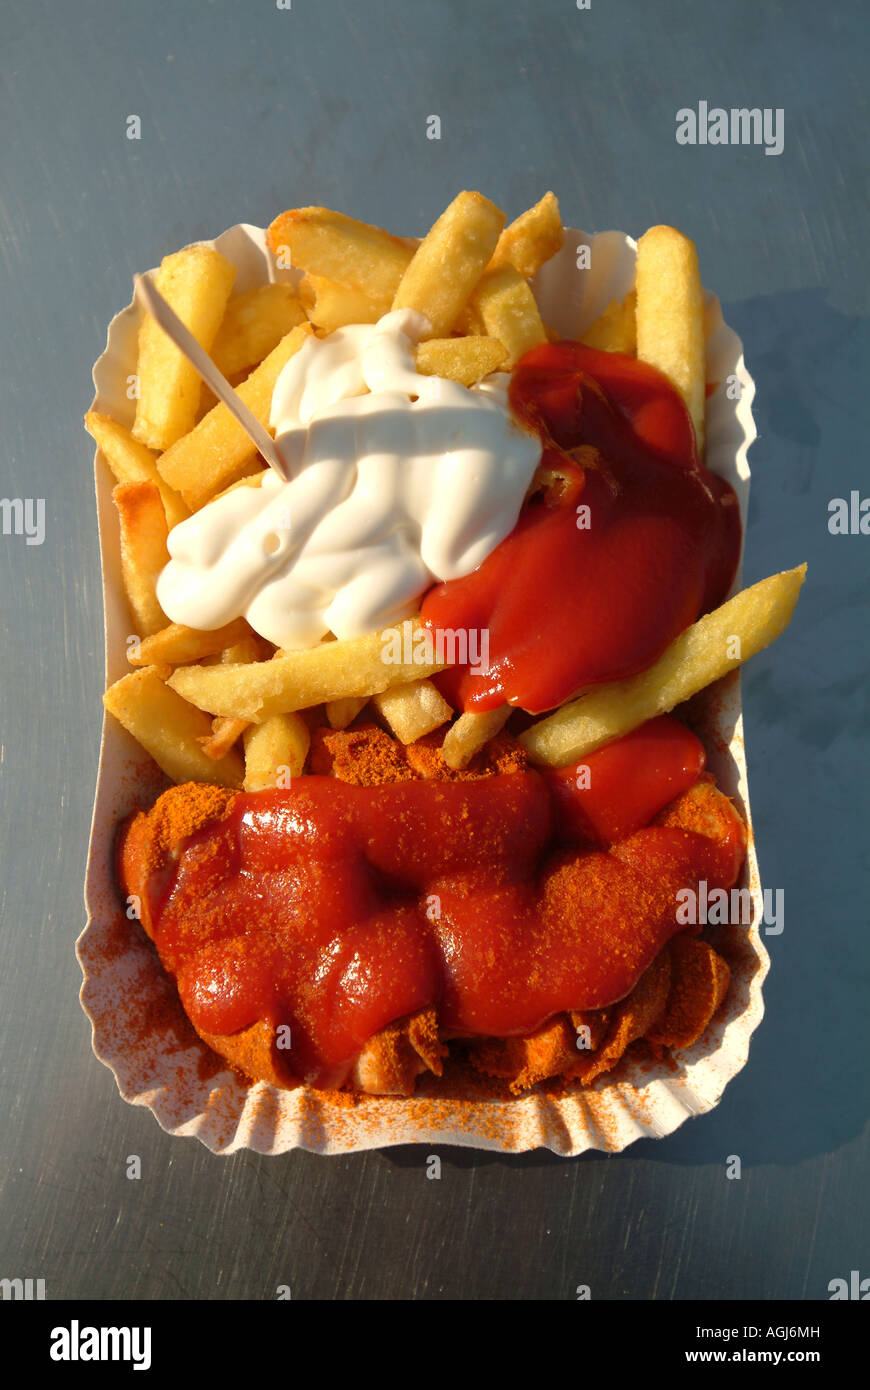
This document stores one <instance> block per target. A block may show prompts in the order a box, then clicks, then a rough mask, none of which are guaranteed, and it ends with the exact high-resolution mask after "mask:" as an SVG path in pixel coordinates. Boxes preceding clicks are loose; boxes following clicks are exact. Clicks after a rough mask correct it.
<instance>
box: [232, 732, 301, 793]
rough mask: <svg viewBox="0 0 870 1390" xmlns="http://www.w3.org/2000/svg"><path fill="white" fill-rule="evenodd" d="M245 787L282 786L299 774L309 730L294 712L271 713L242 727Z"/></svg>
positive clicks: (251, 788) (251, 789)
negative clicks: (267, 717)
mask: <svg viewBox="0 0 870 1390" xmlns="http://www.w3.org/2000/svg"><path fill="white" fill-rule="evenodd" d="M244 743H245V791H246V792H258V791H262V790H263V789H264V788H266V787H276V786H277V787H282V786H286V785H287V784H288V782H289V781H290V779H291V778H293V777H301V775H302V769H303V768H304V767H305V759H306V758H307V757H308V748H309V745H310V743H311V734H310V733H309V731H308V725H307V724H306V723H305V720H304V719H303V718H302V717H301V715H298V714H273V715H272V717H271V719H267V720H265V722H264V723H262V724H252V725H251V726H250V727H249V728H248V729H246V730H245V735H244Z"/></svg>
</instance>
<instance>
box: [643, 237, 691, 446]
mask: <svg viewBox="0 0 870 1390" xmlns="http://www.w3.org/2000/svg"><path fill="white" fill-rule="evenodd" d="M636 276H637V279H636V289H637V355H638V358H639V359H640V361H641V362H649V363H650V365H651V366H653V367H657V368H658V370H659V371H660V372H662V373H663V374H664V376H666V377H667V378H668V380H669V381H670V382H672V383H673V385H674V386H675V387H676V388H677V390H678V391H679V393H680V395H681V396H682V398H683V400H684V401H685V402H686V406H687V408H688V411H689V414H690V415H691V417H692V423H693V424H694V426H695V438H696V440H697V443H698V453H699V455H702V456H703V452H704V422H705V412H706V380H707V375H706V359H705V348H704V293H703V290H702V289H701V274H700V271H699V270H698V252H697V250H696V249H695V243H694V242H693V241H690V240H689V238H688V237H687V236H683V234H682V232H678V231H677V230H676V228H674V227H650V229H649V231H648V232H644V234H643V236H642V237H641V238H640V241H639V242H638V243H637V272H636Z"/></svg>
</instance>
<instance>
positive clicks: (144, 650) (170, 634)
mask: <svg viewBox="0 0 870 1390" xmlns="http://www.w3.org/2000/svg"><path fill="white" fill-rule="evenodd" d="M164 563H165V562H164ZM250 631H251V629H250V628H249V627H248V624H247V623H246V622H245V620H244V618H236V619H235V620H234V621H233V622H231V623H227V624H226V626H225V627H218V628H215V630H214V631H213V632H200V631H199V630H198V629H197V628H194V627H185V626H184V624H183V623H170V624H169V626H168V627H164V628H161V629H160V631H159V632H155V633H152V635H151V636H150V637H143V638H142V641H141V642H140V643H139V645H138V647H134V648H133V649H132V651H130V652H128V654H127V656H128V660H129V662H130V665H131V666H158V665H160V664H162V663H168V664H169V665H170V666H187V665H189V664H190V662H192V661H200V660H202V658H203V657H204V656H215V655H217V653H218V652H222V651H223V650H224V648H225V647H228V646H229V645H230V644H231V643H232V642H240V641H242V639H243V638H244V637H246V636H247V634H248V633H249V632H250Z"/></svg>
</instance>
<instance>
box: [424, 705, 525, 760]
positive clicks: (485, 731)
mask: <svg viewBox="0 0 870 1390" xmlns="http://www.w3.org/2000/svg"><path fill="white" fill-rule="evenodd" d="M512 714H513V710H512V709H511V707H510V705H500V706H499V707H498V709H489V710H485V711H483V712H482V713H481V714H478V713H477V712H476V711H475V710H466V712H465V713H464V714H460V716H459V718H458V719H457V720H456V723H455V724H451V726H450V728H449V729H448V730H447V733H446V734H445V735H444V742H443V743H442V745H441V756H442V757H443V759H444V761H445V763H446V764H447V766H448V767H452V768H453V769H454V770H455V771H459V769H460V768H463V767H467V766H468V764H469V763H470V762H471V759H472V758H473V757H474V755H475V753H479V752H480V750H481V748H482V747H483V746H484V744H485V743H488V742H489V740H490V739H491V738H494V737H495V735H496V734H497V733H499V732H500V730H501V729H503V728H504V726H505V724H506V723H507V721H508V719H509V718H510V716H511V715H512Z"/></svg>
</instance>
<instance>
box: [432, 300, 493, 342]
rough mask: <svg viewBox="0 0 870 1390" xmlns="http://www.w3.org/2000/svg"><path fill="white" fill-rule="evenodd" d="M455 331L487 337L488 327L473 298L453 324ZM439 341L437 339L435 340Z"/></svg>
mask: <svg viewBox="0 0 870 1390" xmlns="http://www.w3.org/2000/svg"><path fill="white" fill-rule="evenodd" d="M453 332H454V333H461V334H462V335H463V336H466V337H469V338H485V337H486V329H485V328H484V326H483V319H482V318H481V317H480V314H479V313H478V311H477V309H475V307H474V305H473V303H472V302H471V300H469V301H468V303H467V304H466V306H465V308H464V309H463V310H462V313H461V314H460V315H459V318H458V319H457V320H456V322H455V323H454V325H453ZM435 341H436V342H437V341H438V340H437V339H436V340H435Z"/></svg>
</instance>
